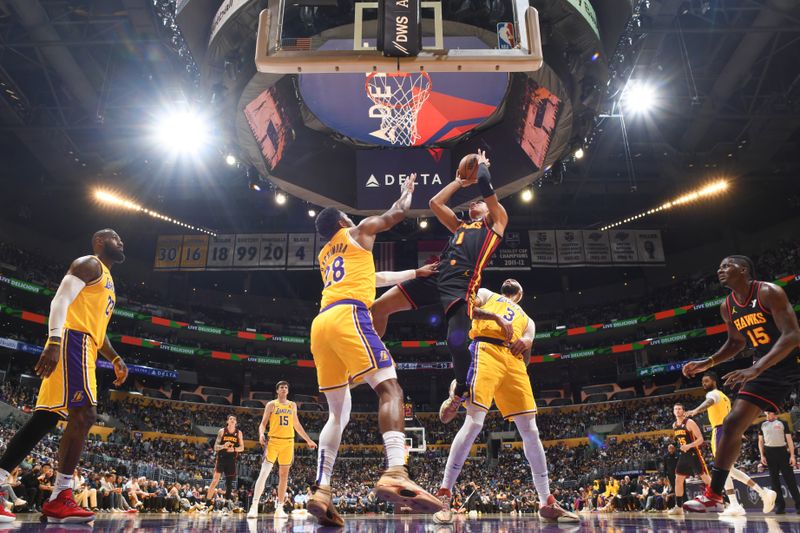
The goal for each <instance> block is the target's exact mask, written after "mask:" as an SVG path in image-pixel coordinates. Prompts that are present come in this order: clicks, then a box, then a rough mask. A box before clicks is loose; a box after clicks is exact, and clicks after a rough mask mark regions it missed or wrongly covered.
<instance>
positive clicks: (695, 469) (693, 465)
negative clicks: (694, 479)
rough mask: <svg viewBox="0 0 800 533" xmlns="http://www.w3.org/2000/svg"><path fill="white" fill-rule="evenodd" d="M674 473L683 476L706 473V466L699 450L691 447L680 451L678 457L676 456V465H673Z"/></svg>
mask: <svg viewBox="0 0 800 533" xmlns="http://www.w3.org/2000/svg"><path fill="white" fill-rule="evenodd" d="M675 473H676V474H681V475H683V476H699V475H703V474H706V475H708V467H707V466H706V462H705V460H703V455H702V454H701V453H700V450H698V449H697V448H692V449H691V450H689V451H688V452H685V453H684V452H681V455H680V457H678V465H677V466H676V467H675Z"/></svg>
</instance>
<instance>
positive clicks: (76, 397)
mask: <svg viewBox="0 0 800 533" xmlns="http://www.w3.org/2000/svg"><path fill="white" fill-rule="evenodd" d="M72 401H73V403H80V402H82V401H83V392H82V391H76V392H75V394H73V395H72Z"/></svg>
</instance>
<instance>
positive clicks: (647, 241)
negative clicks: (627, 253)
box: [636, 230, 664, 263]
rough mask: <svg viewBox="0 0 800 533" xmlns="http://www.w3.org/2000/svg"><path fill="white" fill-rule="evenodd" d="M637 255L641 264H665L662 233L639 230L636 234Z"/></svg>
mask: <svg viewBox="0 0 800 533" xmlns="http://www.w3.org/2000/svg"><path fill="white" fill-rule="evenodd" d="M636 253H637V254H638V255H639V262H640V263H663V262H664V246H663V244H662V242H661V232H660V231H651V230H638V231H637V232H636Z"/></svg>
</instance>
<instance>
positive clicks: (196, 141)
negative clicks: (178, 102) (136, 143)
mask: <svg viewBox="0 0 800 533" xmlns="http://www.w3.org/2000/svg"><path fill="white" fill-rule="evenodd" d="M208 124H209V121H208V120H207V119H206V117H205V116H203V115H202V114H201V113H199V112H197V111H193V110H190V109H184V110H179V111H170V112H167V113H166V114H165V115H164V116H163V118H161V119H160V120H159V121H158V122H157V123H156V125H155V137H156V140H157V141H158V143H159V145H160V146H162V147H163V148H164V149H165V150H167V151H170V152H174V153H176V154H179V155H184V154H193V153H196V152H197V151H198V150H200V149H201V148H202V147H203V146H205V145H206V144H207V143H208V141H209V139H210V138H211V133H210V131H209V127H208Z"/></svg>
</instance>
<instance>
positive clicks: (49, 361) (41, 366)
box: [34, 344, 61, 378]
mask: <svg viewBox="0 0 800 533" xmlns="http://www.w3.org/2000/svg"><path fill="white" fill-rule="evenodd" d="M60 353H61V346H60V345H58V344H48V345H45V347H44V350H42V354H41V355H40V356H39V360H38V361H36V366H35V367H34V370H35V371H36V375H37V376H39V377H40V378H46V377H47V376H49V375H50V374H52V373H53V370H55V369H56V365H57V364H58V357H59V355H60Z"/></svg>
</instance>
